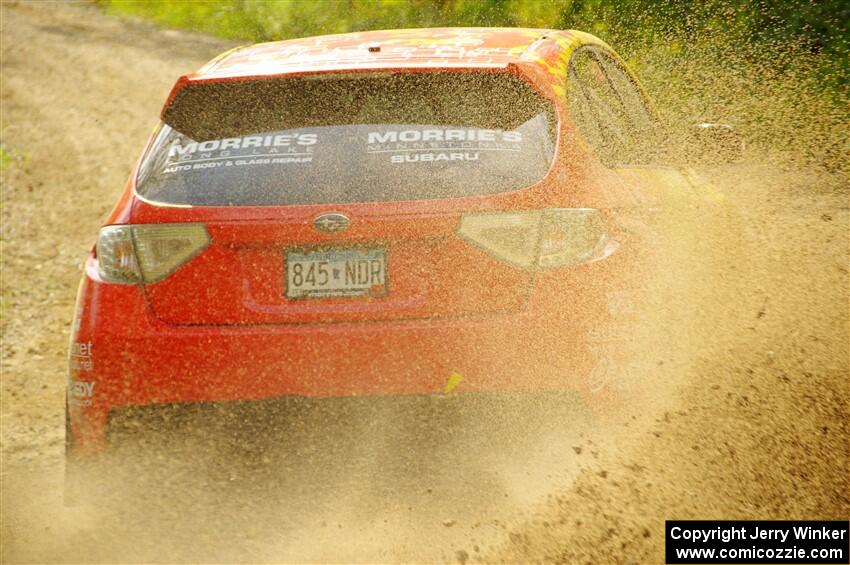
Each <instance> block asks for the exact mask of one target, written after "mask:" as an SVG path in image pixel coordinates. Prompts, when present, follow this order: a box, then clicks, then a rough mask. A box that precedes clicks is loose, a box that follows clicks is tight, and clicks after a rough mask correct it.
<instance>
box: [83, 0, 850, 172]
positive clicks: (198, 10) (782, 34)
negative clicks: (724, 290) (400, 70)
mask: <svg viewBox="0 0 850 565" xmlns="http://www.w3.org/2000/svg"><path fill="white" fill-rule="evenodd" d="M97 1H98V3H99V4H101V5H102V6H104V7H105V8H106V10H107V11H108V12H110V13H114V14H123V15H132V16H139V17H144V18H147V19H150V20H153V21H155V22H157V23H159V24H161V25H164V26H170V27H177V28H184V29H190V30H194V31H200V32H205V33H210V34H215V35H218V36H222V37H227V38H231V39H242V40H246V41H250V42H256V41H269V40H279V39H289V38H294V37H305V36H311V35H324V34H329V33H342V32H347V31H362V30H372V29H394V28H410V27H437V26H518V27H537V28H556V29H580V30H583V31H588V32H591V33H593V34H595V35H597V36H599V37H601V38H602V39H604V40H606V41H607V42H608V43H609V44H611V45H612V46H614V47H615V48H616V49H617V51H618V52H619V53H620V55H622V56H623V57H624V58H625V59H626V60H627V61H628V62H629V64H630V65H631V66H632V68H633V69H635V70H636V71H637V73H638V75H639V76H640V77H641V78H642V79H643V81H644V83H645V84H646V86H647V87H648V89H649V91H650V93H651V94H652V95H653V97H654V98H655V99H656V101H657V103H658V107H659V109H661V110H662V114H663V115H664V116H663V117H664V118H665V120H666V121H668V122H670V123H673V124H683V123H697V121H704V120H708V121H719V122H727V123H732V124H734V125H735V126H736V127H738V128H739V129H741V130H742V133H744V134H745V135H746V137H747V139H748V142H753V144H759V143H761V142H763V143H764V144H767V145H770V144H773V145H775V144H776V143H777V140H792V139H793V140H794V142H795V143H794V144H787V143H786V144H785V145H788V150H789V151H792V152H797V153H801V152H802V150H801V149H800V148H801V147H806V148H807V149H806V151H809V152H812V151H814V152H819V153H818V154H812V155H809V156H808V157H811V159H813V160H817V161H820V162H827V161H828V162H832V163H835V164H837V165H836V166H838V165H840V164H841V163H843V162H844V161H845V160H846V159H845V157H844V155H845V148H846V147H847V142H848V139H847V138H848V135H847V133H846V123H847V102H846V101H847V98H848V91H850V34H848V19H850V3H848V2H847V1H846V0H780V1H777V2H768V1H765V0H703V1H701V2H692V1H690V0H97ZM814 116H817V120H815V119H814ZM808 157H807V158H808Z"/></svg>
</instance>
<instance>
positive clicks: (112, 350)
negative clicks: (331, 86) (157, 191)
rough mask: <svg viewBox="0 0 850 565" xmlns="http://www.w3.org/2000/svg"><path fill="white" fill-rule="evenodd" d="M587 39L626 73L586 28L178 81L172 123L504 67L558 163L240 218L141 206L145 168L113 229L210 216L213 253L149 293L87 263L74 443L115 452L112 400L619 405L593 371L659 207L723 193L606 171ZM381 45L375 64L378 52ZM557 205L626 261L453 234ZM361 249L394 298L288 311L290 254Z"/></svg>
mask: <svg viewBox="0 0 850 565" xmlns="http://www.w3.org/2000/svg"><path fill="white" fill-rule="evenodd" d="M587 45H592V46H594V47H596V48H599V49H604V50H606V52H610V54H611V56H612V57H613V58H616V60H617V61H621V60H620V59H619V58H618V57H617V56H616V54H614V53H613V51H611V50H610V48H609V47H607V46H606V45H605V44H604V42H602V41H600V40H599V39H597V38H595V37H593V36H591V35H588V34H584V33H581V32H576V31H555V30H536V29H535V30H507V29H484V28H474V29H469V28H460V29H456V30H452V29H436V30H401V31H387V32H363V33H358V34H345V35H340V36H329V37H324V38H308V39H304V40H294V41H289V42H275V43H268V44H261V45H258V46H253V47H247V48H238V49H235V50H232V51H231V52H228V53H226V54H224V55H222V56H221V57H219V58H217V59H215V60H213V61H212V62H211V63H210V64H208V65H207V66H206V67H204V68H203V69H201V70H200V71H199V72H197V73H192V74H189V75H184V76H183V77H181V78H180V79H179V80H178V81H177V84H175V86H174V88H173V90H172V92H171V94H170V96H169V98H168V100H167V101H166V104H165V106H164V108H163V115H167V110H168V108H169V106H170V105H171V103H172V102H173V100H174V99H175V97H176V96H177V95H178V93H179V92H180V90H181V89H183V88H185V87H186V86H187V85H190V84H192V83H198V82H202V81H232V80H257V79H258V77H272V76H275V77H280V76H296V75H298V74H306V73H319V72H357V71H372V70H376V69H382V70H387V71H393V72H422V71H424V70H439V71H441V72H469V71H480V70H482V69H485V70H487V69H489V70H490V71H492V72H509V73H512V74H515V75H517V76H520V77H522V78H523V79H524V80H526V81H528V82H529V84H531V85H532V86H533V88H535V89H536V90H537V91H538V92H539V93H541V94H542V95H543V96H545V97H546V98H548V99H550V100H551V101H552V102H553V105H554V108H555V110H556V111H557V114H558V126H557V143H556V149H555V156H554V159H553V162H552V166H551V168H550V170H549V172H548V173H547V174H546V176H545V178H543V179H542V180H541V181H540V182H538V183H536V184H534V185H532V186H529V187H525V188H521V189H518V190H514V191H511V192H506V193H500V194H493V195H486V196H476V197H461V198H444V199H437V200H427V201H404V202H375V203H351V204H343V205H334V204H316V205H303V206H240V207H227V206H183V205H169V204H162V203H158V202H153V201H150V200H148V199H145V198H144V197H142V196H140V195H139V194H138V193H137V191H136V186H135V179H136V175H137V173H138V169H139V164H140V163H141V160H140V162H139V163H137V165H136V167H135V169H134V171H133V174H132V175H131V177H130V180H129V181H128V183H127V186H126V188H125V190H124V192H123V193H122V195H121V197H120V199H119V201H118V203H117V205H116V207H115V208H114V209H113V211H112V213H111V214H110V215H109V217H108V219H107V221H106V222H105V225H113V224H127V223H132V224H149V223H180V222H187V223H188V222H202V223H204V224H205V225H206V226H207V229H208V231H209V233H210V235H211V239H212V241H213V244H212V245H210V246H209V247H208V248H207V249H205V250H204V251H203V252H201V253H200V254H199V255H198V256H197V257H195V258H194V259H193V260H192V262H191V266H190V268H181V269H178V270H177V271H176V272H174V273H173V274H172V275H170V276H169V277H168V278H166V279H165V280H163V281H160V282H158V283H154V284H149V285H147V286H142V285H116V284H108V283H105V282H104V281H102V280H101V278H100V276H99V274H98V270H97V258H96V257H95V256H94V254H91V255H90V256H89V258H88V261H87V263H86V269H85V274H84V277H83V281H82V284H81V287H80V292H79V295H78V302H77V307H76V312H75V324H74V328H73V331H72V336H71V343H72V347H71V354H72V355H71V364H70V370H69V387H68V404H69V416H70V425H71V428H70V430H69V433H70V434H71V436H72V439H73V442H72V444H73V449H74V450H75V451H76V452H78V453H81V454H92V453H96V452H97V451H99V450H101V449H103V448H104V447H105V446H106V437H107V428H108V419H109V413H110V410H112V409H113V408H115V407H119V406H130V405H141V404H156V403H182V402H226V401H235V400H251V399H262V398H273V397H277V396H287V395H292V396H315V397H325V396H328V397H329V396H361V395H397V394H442V393H445V391H446V390H447V384H448V383H449V381H450V379H453V380H452V381H451V382H452V383H453V385H452V386H451V387H448V388H451V389H453V391H454V392H453V394H454V393H462V392H475V391H492V390H532V389H534V390H538V389H547V388H556V389H564V388H566V389H572V390H575V391H577V392H578V393H579V394H581V395H584V396H585V397H586V398H588V399H589V400H590V401H591V402H594V401H595V400H598V399H599V398H601V397H604V396H605V395H607V394H609V393H610V391H611V390H612V389H613V388H616V387H614V386H610V385H611V383H610V382H608V381H607V379H609V378H610V375H608V374H607V373H606V374H604V375H600V372H601V371H603V372H604V371H605V369H604V368H605V367H608V366H610V364H611V360H612V359H613V358H615V357H616V356H617V355H618V352H621V351H626V350H627V349H628V348H627V347H626V344H628V342H629V340H630V339H632V337H633V336H631V335H630V334H629V330H628V327H629V323H631V322H632V321H633V317H634V312H635V308H632V307H631V306H629V305H628V304H626V305H625V307H624V302H628V301H629V300H631V298H623V296H624V295H623V292H624V291H632V290H636V289H638V290H639V289H640V288H641V287H642V286H643V285H644V283H645V278H644V274H643V273H644V272H645V271H646V270H649V268H648V265H650V264H651V263H652V262H653V261H654V256H653V254H654V251H652V250H651V249H649V248H648V246H647V244H648V243H651V241H652V239H653V235H654V233H655V232H654V230H655V226H654V219H653V218H654V213H655V211H656V210H659V209H663V208H665V207H668V206H673V207H677V208H683V209H687V208H689V207H692V206H693V205H694V203H704V202H710V203H716V202H717V200H718V199H717V194H716V192H713V191H712V190H711V189H710V188H708V187H706V186H704V185H702V184H700V183H699V182H698V181H697V179H696V178H695V177H694V175H693V174H692V172H689V171H687V170H683V169H678V168H675V167H668V168H657V167H654V168H646V167H644V168H634V167H632V168H618V169H612V168H610V167H606V166H605V165H603V164H602V163H601V161H600V160H599V158H598V157H597V156H596V155H595V154H594V152H593V150H592V148H591V147H590V145H589V144H588V142H587V141H586V140H585V139H584V138H583V137H582V135H581V134H580V133H579V131H578V129H577V126H576V123H575V121H574V119H573V117H572V116H571V114H570V112H569V111H568V108H567V103H566V101H565V99H566V97H567V96H568V94H569V92H568V90H569V83H568V81H567V74H568V73H567V69H568V65H569V61H570V57H571V55H572V54H573V53H574V52H575V51H576V50H577V49H579V48H581V47H582V46H587ZM375 46H380V51H379V52H374V51H372V52H370V51H369V47H375ZM149 143H150V142H149ZM549 208H593V209H597V210H599V212H600V214H601V215H602V217H603V218H604V219H605V221H606V223H607V224H608V226H609V232H610V233H609V237H610V239H611V241H612V242H613V243H614V244H615V247H616V251H615V252H613V253H611V254H610V255H609V256H606V257H605V258H604V260H599V261H595V262H589V263H585V264H580V265H577V266H574V267H569V268H559V269H552V270H542V271H534V272H532V271H528V270H523V269H520V268H517V267H514V266H511V265H509V264H507V263H504V262H500V261H499V260H497V259H495V258H494V257H493V256H491V255H488V254H487V253H485V252H483V251H481V250H480V249H478V248H476V247H475V246H473V245H471V244H469V243H468V242H465V241H463V240H462V239H461V238H459V237H457V233H456V230H457V229H458V225H459V222H460V219H461V217H462V216H463V215H464V214H471V213H480V212H506V211H521V210H540V209H549ZM331 212H332V213H341V214H344V215H346V216H347V217H349V218H350V219H351V227H350V228H349V229H348V230H346V231H345V232H342V233H337V234H334V233H325V232H322V231H320V230H317V229H315V227H314V225H313V222H314V221H315V219H316V218H317V216H319V215H320V214H324V213H331ZM352 242H359V243H364V244H381V243H384V244H386V245H388V246H389V247H390V258H389V261H390V264H391V269H396V271H394V272H393V271H391V272H390V282H389V284H390V287H391V289H393V290H398V291H401V294H399V295H395V294H392V293H391V294H390V295H388V296H387V297H385V298H381V299H370V300H339V299H320V300H309V301H303V302H291V301H287V300H286V299H285V298H284V295H283V280H282V279H283V271H282V269H283V261H284V256H283V253H284V250H285V249H286V248H287V247H288V246H334V245H351V244H352ZM440 262H442V263H440ZM438 264H439V265H440V268H441V269H442V270H443V271H444V272H445V273H450V272H453V273H454V275H455V277H454V278H452V277H449V276H446V277H445V279H444V280H442V281H436V280H435V279H431V280H430V281H429V284H430V285H431V288H428V289H425V290H423V289H422V288H417V280H416V273H417V269H421V268H423V267H425V268H427V267H428V266H431V267H433V266H434V265H438ZM452 265H454V266H453V267H452ZM257 272H261V273H263V276H261V277H256V276H255V275H256V273H257ZM482 280H484V281H487V283H486V284H481V283H480V281H482ZM199 281H200V282H199ZM234 281H235V283H234ZM426 291H427V292H426ZM80 352H85V353H87V355H80ZM600 368H602V369H600ZM459 379H460V380H459ZM606 385H609V386H606ZM594 399H595V400H594Z"/></svg>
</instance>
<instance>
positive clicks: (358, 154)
mask: <svg viewBox="0 0 850 565" xmlns="http://www.w3.org/2000/svg"><path fill="white" fill-rule="evenodd" d="M554 132H555V118H554V111H553V109H552V107H551V104H550V102H549V101H547V100H546V99H545V98H543V97H542V96H540V95H539V94H537V93H536V92H535V91H534V90H532V88H531V87H529V86H528V85H527V84H526V83H525V82H523V81H522V80H521V79H519V78H517V77H514V76H513V75H509V74H505V73H478V72H476V73H469V72H463V73H461V72H446V73H347V74H332V75H312V76H308V77H300V78H288V79H266V80H258V81H238V82H230V83H214V84H199V85H195V86H189V87H186V88H184V89H183V90H181V91H180V92H179V93H178V95H177V97H176V98H175V100H174V101H173V103H172V104H171V106H170V107H169V108H168V109H167V110H166V112H165V114H164V123H163V125H162V126H161V128H160V130H159V132H158V133H157V135H156V137H155V139H154V141H153V143H152V144H151V146H150V149H149V150H148V153H147V155H146V156H145V158H144V160H143V163H142V167H141V168H140V172H139V177H138V179H137V190H138V192H139V194H140V195H141V196H143V197H145V198H147V199H150V200H154V201H158V202H164V203H171V204H188V205H194V206H280V205H291V204H322V203H346V202H376V201H394V200H425V199H436V198H451V197H462V196H473V195H483V194H494V193H499V192H507V191H512V190H517V189H519V188H522V187H526V186H529V185H531V184H534V183H536V182H538V181H539V180H541V179H542V178H543V177H544V176H545V175H546V173H547V171H548V170H549V167H550V164H551V162H552V158H553V153H554V145H555V134H554Z"/></svg>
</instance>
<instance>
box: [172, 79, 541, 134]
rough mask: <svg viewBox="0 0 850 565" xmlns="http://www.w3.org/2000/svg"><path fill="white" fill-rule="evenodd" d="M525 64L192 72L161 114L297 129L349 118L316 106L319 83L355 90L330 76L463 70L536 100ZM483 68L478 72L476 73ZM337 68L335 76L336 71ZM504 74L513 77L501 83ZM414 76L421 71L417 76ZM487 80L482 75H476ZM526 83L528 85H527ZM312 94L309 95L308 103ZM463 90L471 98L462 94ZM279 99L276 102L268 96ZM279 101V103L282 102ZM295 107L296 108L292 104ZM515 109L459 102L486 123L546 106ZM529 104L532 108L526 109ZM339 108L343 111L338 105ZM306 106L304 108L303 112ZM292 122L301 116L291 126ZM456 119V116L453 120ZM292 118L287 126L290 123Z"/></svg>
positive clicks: (471, 122)
mask: <svg viewBox="0 0 850 565" xmlns="http://www.w3.org/2000/svg"><path fill="white" fill-rule="evenodd" d="M521 66H524V65H523V64H515V63H508V64H507V65H499V66H495V65H489V66H475V67H469V66H458V67H455V68H453V67H446V66H441V67H438V68H433V67H430V68H429V67H425V66H423V67H402V68H386V67H381V68H375V69H364V68H362V66H360V67H358V68H356V69H355V68H352V69H339V68H334V69H329V70H323V71H315V70H313V71H310V72H293V73H286V74H276V75H260V76H227V77H217V76H208V75H204V74H198V73H191V74H186V75H183V76H181V77H180V78H179V79H178V80H177V82H176V83H175V84H174V86H173V87H172V89H171V92H170V93H169V95H168V99H167V100H166V103H165V105H164V106H163V108H162V112H161V113H160V116H161V118H162V121H163V122H165V123H166V124H168V125H169V126H171V127H172V128H174V129H175V130H177V131H179V132H180V133H182V134H184V135H186V136H188V137H190V138H192V139H195V140H198V141H202V140H206V139H221V138H225V137H238V136H241V135H245V134H246V133H256V132H258V131H270V130H271V129H275V127H273V126H280V127H276V129H290V128H292V127H316V126H322V125H337V124H341V123H345V121H344V120H345V116H343V115H342V114H344V113H345V110H347V109H348V108H345V107H339V108H328V109H327V110H326V111H325V110H323V111H317V110H316V107H317V106H319V105H321V102H320V101H321V99H322V96H321V94H322V93H323V89H322V88H319V87H320V86H325V85H326V86H327V91H326V92H327V94H328V95H329V96H328V97H326V98H327V99H330V98H332V97H333V96H334V95H335V93H336V94H338V93H340V92H345V93H349V92H350V91H351V86H350V84H349V85H347V86H345V88H341V87H340V85H339V84H337V85H334V83H333V82H331V81H330V80H317V79H321V78H325V79H330V78H335V79H338V80H354V79H355V78H373V77H374V78H375V80H382V79H384V80H398V77H399V75H400V74H405V75H408V76H410V75H414V74H415V75H423V74H431V75H445V74H446V73H453V74H454V73H458V74H464V75H467V76H469V78H467V79H466V80H463V79H461V80H459V81H458V84H459V86H458V88H462V87H463V84H462V83H463V82H466V83H467V86H468V90H467V92H474V91H475V86H476V85H477V84H480V83H481V82H483V83H484V85H486V86H487V87H490V88H503V89H504V92H505V93H506V94H508V95H510V96H512V97H516V99H515V101H516V102H523V101H526V102H531V101H532V97H530V96H529V94H532V95H534V94H536V95H537V97H538V102H539V97H540V95H541V93H540V92H539V90H538V88H537V87H536V86H535V85H534V84H533V82H532V81H531V80H530V78H529V77H528V76H527V74H526V73H524V72H523V70H522V69H521V68H520V67H521ZM473 74H475V75H477V76H476V77H474V78H473V77H472V76H471V75H473ZM331 75H333V77H331ZM499 77H510V79H509V80H507V81H504V82H503V83H501V84H499V83H498V81H500V78H499ZM411 80H415V79H411ZM475 81H481V82H475ZM523 83H525V85H524V87H522V85H523ZM548 97H549V96H547V98H548ZM305 98H309V99H310V102H309V103H307V102H306V101H305ZM462 98H468V97H467V96H465V95H464V96H463V97H462ZM274 100H277V101H278V104H276V105H275V106H274V107H272V106H271V105H270V104H269V101H274ZM278 108H279V109H278ZM287 110H290V112H287ZM512 110H513V111H512V112H511V113H510V114H503V113H502V114H497V113H495V112H494V113H492V114H488V115H482V116H473V117H471V116H469V115H461V114H460V112H462V109H461V108H458V110H457V112H458V114H457V117H458V118H459V120H458V121H457V122H456V123H458V124H463V125H466V126H469V127H481V128H494V129H498V128H505V129H508V128H511V129H512V128H513V127H515V126H519V125H520V124H522V123H524V122H525V121H526V120H527V119H529V118H530V117H533V115H534V112H539V110H540V104H539V103H538V104H514V105H513V106H512ZM524 110H525V111H524ZM334 111H336V114H334V113H333V112H334ZM299 112H300V114H299ZM291 123H298V125H297V126H292V125H291ZM452 123H455V122H452ZM286 125H288V127H283V126H286Z"/></svg>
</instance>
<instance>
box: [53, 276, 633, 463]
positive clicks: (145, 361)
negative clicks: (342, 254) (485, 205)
mask: <svg viewBox="0 0 850 565" xmlns="http://www.w3.org/2000/svg"><path fill="white" fill-rule="evenodd" d="M545 284H546V281H543V285H544V286H545ZM537 295H538V298H539V300H538V301H537V302H536V303H535V304H534V305H532V306H531V307H529V308H528V309H527V310H526V311H524V312H522V313H519V314H511V315H498V316H490V317H482V318H465V319H451V320H416V321H398V322H375V323H338V324H305V325H279V326H227V327H222V326H199V327H187V326H182V327H175V326H170V325H167V324H165V323H162V322H160V321H158V320H157V319H156V318H155V317H153V316H152V315H151V313H150V311H149V309H148V307H147V304H146V301H145V297H144V291H143V289H141V288H140V287H136V286H125V285H112V284H103V283H101V282H99V281H98V280H97V278H96V275H94V274H93V273H92V272H91V271H89V272H88V273H87V276H85V277H84V279H83V282H82V284H81V288H80V293H79V298H78V304H77V312H76V321H75V327H74V331H73V332H72V348H71V368H70V372H69V391H68V399H69V415H70V430H69V433H70V434H71V439H72V444H73V446H74V447H73V449H74V451H76V452H79V453H90V452H96V451H99V450H101V449H102V448H103V447H104V446H105V443H106V442H105V436H106V428H107V422H108V417H109V414H110V412H111V411H113V410H114V409H116V408H120V407H127V406H143V405H154V404H174V403H188V402H201V403H204V402H228V401H245V400H262V399H271V398H278V397H292V396H294V397H350V396H375V395H429V394H444V393H446V392H458V393H461V392H481V391H488V392H489V391H502V390H543V389H573V390H576V391H578V392H580V393H583V394H587V395H591V396H592V395H593V394H595V391H597V390H598V389H599V388H600V386H599V377H598V375H594V371H593V369H594V367H596V366H598V364H599V360H600V358H602V357H604V356H605V355H608V354H610V352H611V351H612V350H614V349H616V347H617V346H616V344H614V345H613V346H612V344H611V343H610V339H609V338H610V336H609V335H602V333H600V332H598V331H594V330H593V329H592V327H593V326H594V325H596V323H597V322H598V321H599V320H601V319H602V318H604V317H605V312H604V310H605V308H606V307H607V304H606V302H605V301H604V300H600V299H599V298H598V297H597V298H596V299H593V298H586V299H585V300H583V301H582V303H581V305H578V304H576V303H573V304H572V306H571V308H570V312H569V314H564V313H561V312H560V310H559V309H556V308H554V307H553V304H557V293H556V292H554V291H553V292H552V295H551V296H547V294H546V293H545V292H538V293H537ZM602 296H604V292H603V293H602ZM606 342H607V343H606Z"/></svg>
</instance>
